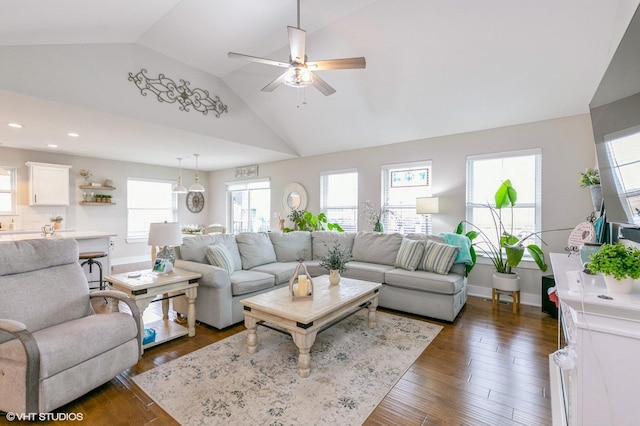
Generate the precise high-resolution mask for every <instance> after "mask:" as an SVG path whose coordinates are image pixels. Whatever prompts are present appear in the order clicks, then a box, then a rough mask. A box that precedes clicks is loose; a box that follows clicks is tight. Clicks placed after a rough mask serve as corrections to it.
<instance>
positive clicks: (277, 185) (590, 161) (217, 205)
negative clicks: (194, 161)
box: [209, 114, 595, 304]
mask: <svg viewBox="0 0 640 426" xmlns="http://www.w3.org/2000/svg"><path fill="white" fill-rule="evenodd" d="M425 119H428V117H426V118H425ZM530 148H541V149H542V227H543V229H556V228H573V227H574V226H575V225H577V224H578V223H579V222H582V221H584V220H585V218H586V217H587V216H588V215H589V214H590V213H591V201H590V194H589V191H588V190H586V189H584V188H580V186H579V183H578V173H579V172H580V171H581V170H584V169H585V168H586V167H593V166H594V164H595V149H594V141H593V133H592V129H591V121H590V117H589V116H588V115H586V114H585V115H579V116H573V117H568V118H562V119H555V120H548V121H542V122H536V123H529V124H523V125H518V126H510V127H504V128H498V129H491V130H485V131H479V132H472V133H465V134H459V135H452V136H444V137H438V138H431V139H422V140H417V141H411V142H403V143H398V144H392V145H386V146H382V147H376V148H369V149H362V150H354V151H345V152H341V153H335V154H327V155H319V156H313V157H306V158H299V159H294V160H287V161H279V162H274V163H268V164H261V165H260V166H259V171H258V172H259V177H260V178H269V179H270V180H271V211H272V212H276V211H277V212H279V213H280V214H281V215H282V216H284V217H286V213H287V212H283V211H282V207H281V201H280V196H281V192H282V189H283V188H284V186H285V185H287V184H288V183H291V182H298V183H300V184H302V185H303V186H304V187H305V188H306V190H307V193H308V195H309V203H308V207H307V210H310V211H312V212H314V213H315V212H318V210H319V206H320V172H322V171H327V170H341V169H348V168H357V170H358V173H359V185H358V193H359V200H360V201H364V200H372V201H376V202H379V201H378V200H380V193H381V189H380V184H381V179H380V169H381V166H383V165H388V164H397V163H404V162H411V161H418V160H431V161H432V162H433V195H434V196H438V197H440V213H439V214H437V215H434V221H433V232H434V234H438V233H440V232H450V231H452V230H453V229H454V228H455V227H456V225H457V224H458V223H459V222H460V221H461V220H463V219H464V217H465V179H466V156H467V155H476V154H485V153H495V152H505V151H514V150H521V149H530ZM235 180H236V179H235V178H234V170H224V171H217V172H211V173H210V176H209V187H210V188H211V189H212V194H210V195H209V196H210V197H211V196H212V197H213V199H212V200H211V206H212V207H211V209H210V211H209V213H210V218H211V221H212V222H221V223H224V220H225V218H226V209H227V208H228V207H227V204H228V203H227V200H226V197H225V182H231V181H235ZM516 189H517V188H516ZM271 229H274V230H277V229H278V224H277V220H276V219H275V218H274V217H273V215H272V220H271ZM360 230H365V228H364V226H363V225H362V224H360ZM568 235H569V231H563V232H555V233H548V234H545V235H544V236H543V237H544V240H545V241H546V242H547V243H548V246H543V249H544V250H545V252H547V253H549V252H557V251H563V250H564V247H565V246H566V243H567V239H568ZM523 263H524V262H523ZM534 266H535V265H534ZM520 269H521V275H522V277H523V278H522V280H521V281H522V282H521V287H522V292H523V294H522V301H523V303H529V304H540V293H541V279H540V277H541V276H542V275H546V274H550V273H551V271H550V270H548V271H547V272H546V273H544V274H543V273H542V272H540V271H538V270H536V269H527V265H525V266H524V267H523V268H520ZM491 274H492V267H490V266H487V265H480V264H479V265H477V266H476V268H475V269H474V271H473V272H472V273H471V275H470V277H469V285H470V292H471V293H472V294H476V295H483V296H488V295H489V294H490V289H491Z"/></svg>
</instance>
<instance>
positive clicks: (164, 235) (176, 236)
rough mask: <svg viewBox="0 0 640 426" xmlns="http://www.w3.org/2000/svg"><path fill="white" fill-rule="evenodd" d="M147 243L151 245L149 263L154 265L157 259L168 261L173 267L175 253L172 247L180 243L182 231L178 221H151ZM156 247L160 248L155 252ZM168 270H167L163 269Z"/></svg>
mask: <svg viewBox="0 0 640 426" xmlns="http://www.w3.org/2000/svg"><path fill="white" fill-rule="evenodd" d="M147 244H148V245H150V246H151V264H152V267H153V266H154V265H155V263H156V260H157V259H163V260H166V261H168V262H169V263H170V264H171V267H173V264H174V263H175V261H176V254H175V252H174V251H173V249H172V247H176V246H179V245H180V244H182V231H181V228H180V224H179V223H178V222H162V223H152V224H150V225H149V240H148V241H147ZM156 247H162V250H160V252H158V253H157V254H156ZM165 272H169V271H165Z"/></svg>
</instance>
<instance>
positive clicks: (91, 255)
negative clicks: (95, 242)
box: [78, 251, 107, 290]
mask: <svg viewBox="0 0 640 426" xmlns="http://www.w3.org/2000/svg"><path fill="white" fill-rule="evenodd" d="M78 257H79V259H80V260H84V262H82V263H81V264H80V266H81V267H83V268H84V265H89V276H91V273H92V272H93V265H96V266H98V269H99V270H100V275H99V276H100V279H99V280H89V282H90V283H95V282H97V283H100V284H99V286H98V287H89V290H96V289H100V290H104V289H105V288H106V285H105V284H104V280H103V279H102V263H100V262H99V261H97V260H95V259H101V258H103V257H107V253H106V252H104V251H90V252H85V253H80V256H78Z"/></svg>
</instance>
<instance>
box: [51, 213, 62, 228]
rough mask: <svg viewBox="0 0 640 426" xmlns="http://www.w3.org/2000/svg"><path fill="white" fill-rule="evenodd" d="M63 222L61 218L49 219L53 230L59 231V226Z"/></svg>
mask: <svg viewBox="0 0 640 426" xmlns="http://www.w3.org/2000/svg"><path fill="white" fill-rule="evenodd" d="M63 220H64V219H63V217H62V216H53V217H52V218H49V221H50V222H51V223H53V227H54V228H55V229H60V226H61V223H62V221H63Z"/></svg>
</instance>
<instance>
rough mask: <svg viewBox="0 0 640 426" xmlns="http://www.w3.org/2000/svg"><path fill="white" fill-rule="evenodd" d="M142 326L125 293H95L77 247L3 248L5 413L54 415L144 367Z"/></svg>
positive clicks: (1, 394) (67, 242)
mask: <svg viewBox="0 0 640 426" xmlns="http://www.w3.org/2000/svg"><path fill="white" fill-rule="evenodd" d="M92 299H94V300H96V299H97V300H100V301H102V302H103V303H104V300H105V299H106V300H109V301H110V302H111V303H118V301H123V302H125V303H126V304H127V305H128V306H129V308H130V310H131V314H128V313H124V312H114V313H111V312H107V313H100V314H97V313H96V312H95V311H94V309H93V307H92V304H91V300H92ZM107 311H108V310H107ZM140 327H141V325H140V314H139V312H138V308H137V306H136V305H135V303H133V301H132V300H131V299H129V298H128V297H127V295H126V294H124V293H122V292H118V291H111V290H105V291H95V292H91V293H90V292H89V284H88V283H87V278H86V276H85V274H84V272H83V270H82V268H81V267H80V264H79V263H78V243H77V242H76V241H75V240H73V239H56V238H55V237H52V238H51V239H36V240H25V241H16V242H0V410H2V411H6V412H14V413H46V412H50V411H52V410H55V409H56V408H58V407H60V406H62V405H64V404H67V403H68V402H71V401H73V400H74V399H76V398H78V397H79V396H81V395H84V394H85V393H87V392H88V391H90V390H92V389H94V388H96V387H98V386H100V385H102V384H104V383H106V382H108V381H109V380H111V379H112V378H114V377H115V376H116V375H118V374H119V373H121V372H122V371H124V370H125V369H127V368H129V367H131V366H132V365H134V364H136V363H137V362H138V359H139V358H140V347H141V346H140V339H141V335H142V334H141V330H140Z"/></svg>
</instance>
